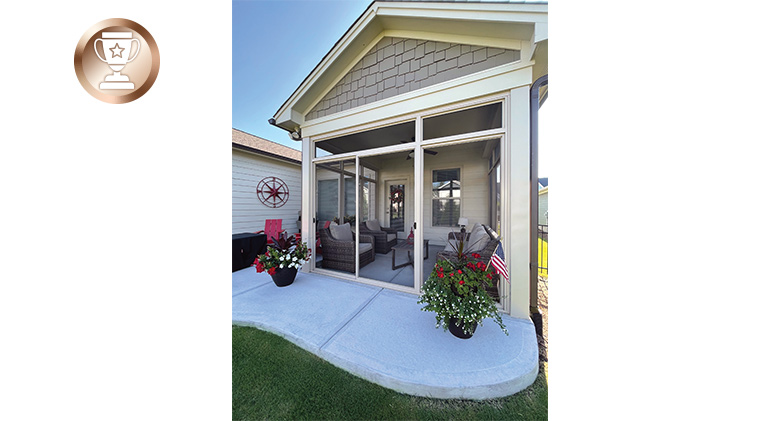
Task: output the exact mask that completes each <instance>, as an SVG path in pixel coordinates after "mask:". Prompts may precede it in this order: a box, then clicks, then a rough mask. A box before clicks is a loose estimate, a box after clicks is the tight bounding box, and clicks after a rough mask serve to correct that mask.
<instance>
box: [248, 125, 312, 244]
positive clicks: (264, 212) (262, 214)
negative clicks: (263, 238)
mask: <svg viewBox="0 0 780 421" xmlns="http://www.w3.org/2000/svg"><path fill="white" fill-rule="evenodd" d="M267 177H276V179H277V180H275V181H277V185H276V186H274V185H273V184H271V185H270V187H271V188H274V189H275V190H276V189H277V188H278V190H279V191H278V194H273V195H271V194H268V193H266V194H265V196H264V197H266V198H267V200H266V203H263V201H261V199H260V198H259V197H258V192H257V189H258V183H260V182H261V181H262V180H264V179H266V178H267ZM278 180H281V182H283V183H284V185H285V186H286V189H285V188H284V187H282V184H281V182H278ZM285 192H286V193H287V194H285ZM284 196H287V201H286V202H285V203H284V204H281V202H282V200H284ZM279 205H281V206H279ZM273 206H277V207H273ZM300 210H301V152H300V151H297V150H295V149H292V148H289V147H287V146H283V145H280V144H278V143H274V142H271V141H270V140H266V139H262V138H259V137H257V136H253V135H251V134H249V133H246V132H242V131H241V130H236V129H233V234H237V233H242V232H256V231H260V230H262V229H264V228H265V220H266V219H281V220H282V228H284V229H285V230H287V233H288V234H293V233H297V232H298V225H297V221H298V212H299V211H300Z"/></svg>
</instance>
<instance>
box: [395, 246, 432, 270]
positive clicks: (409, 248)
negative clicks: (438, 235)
mask: <svg viewBox="0 0 780 421" xmlns="http://www.w3.org/2000/svg"><path fill="white" fill-rule="evenodd" d="M423 247H425V256H424V257H423V259H427V258H428V240H423ZM390 250H392V251H393V270H396V269H398V268H402V267H404V266H409V265H414V257H413V256H412V251H413V250H414V243H412V244H409V243H407V242H406V240H404V241H399V242H398V245H396V246H394V247H393V248H391V249H390ZM396 250H400V251H404V250H406V256H407V257H408V259H409V261H407V262H406V263H401V264H399V265H396V264H395V252H396Z"/></svg>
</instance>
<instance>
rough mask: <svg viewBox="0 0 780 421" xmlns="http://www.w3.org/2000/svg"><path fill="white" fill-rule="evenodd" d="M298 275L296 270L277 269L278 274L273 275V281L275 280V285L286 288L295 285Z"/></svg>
mask: <svg viewBox="0 0 780 421" xmlns="http://www.w3.org/2000/svg"><path fill="white" fill-rule="evenodd" d="M297 274H298V269H295V268H284V269H279V268H277V269H276V273H274V274H273V275H271V279H273V280H274V283H275V284H276V286H278V287H286V286H288V285H290V284H292V283H293V281H294V280H295V275H297Z"/></svg>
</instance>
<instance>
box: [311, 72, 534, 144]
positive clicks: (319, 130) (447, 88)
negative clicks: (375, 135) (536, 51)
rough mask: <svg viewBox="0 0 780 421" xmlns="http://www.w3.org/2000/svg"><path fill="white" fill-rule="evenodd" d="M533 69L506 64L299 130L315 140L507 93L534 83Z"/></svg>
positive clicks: (342, 114)
mask: <svg viewBox="0 0 780 421" xmlns="http://www.w3.org/2000/svg"><path fill="white" fill-rule="evenodd" d="M532 69H533V61H528V62H514V63H508V64H505V65H502V66H498V67H494V68H492V69H488V70H483V71H481V72H477V73H473V74H470V75H467V76H463V77H460V78H457V79H453V80H450V81H447V82H443V83H439V84H437V85H433V86H429V87H426V88H423V89H418V90H415V91H412V92H407V93H404V94H401V95H396V96H393V97H390V98H386V99H383V100H380V101H376V102H372V103H371V104H366V105H363V106H360V107H356V108H352V109H350V110H346V111H342V112H340V113H335V114H331V115H328V116H326V117H322V118H319V119H316V120H312V121H311V122H305V123H304V124H303V125H301V128H302V129H303V130H304V132H305V133H306V135H307V136H311V137H318V136H320V135H324V134H327V133H331V132H336V131H340V130H343V129H345V128H348V127H355V126H360V125H364V124H367V123H371V122H374V121H381V120H385V119H388V118H392V117H395V116H402V115H405V114H409V113H413V112H419V111H424V110H426V109H429V108H435V107H440V106H442V105H445V104H449V103H454V102H460V101H466V100H469V99H473V98H479V97H483V96H486V95H491V94H494V93H498V92H503V91H508V90H510V89H512V88H515V87H518V86H524V85H530V84H531V83H533V78H532V77H533V72H532Z"/></svg>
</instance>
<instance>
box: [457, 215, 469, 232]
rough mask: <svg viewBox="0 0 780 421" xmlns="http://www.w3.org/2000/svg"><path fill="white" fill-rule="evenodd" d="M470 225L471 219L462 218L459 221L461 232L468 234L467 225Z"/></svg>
mask: <svg viewBox="0 0 780 421" xmlns="http://www.w3.org/2000/svg"><path fill="white" fill-rule="evenodd" d="M468 224H469V218H460V219H458V225H460V232H461V233H464V234H465V233H466V225H468Z"/></svg>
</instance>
